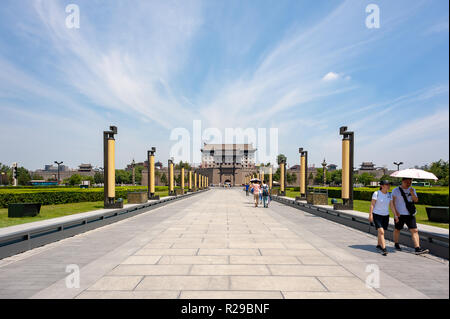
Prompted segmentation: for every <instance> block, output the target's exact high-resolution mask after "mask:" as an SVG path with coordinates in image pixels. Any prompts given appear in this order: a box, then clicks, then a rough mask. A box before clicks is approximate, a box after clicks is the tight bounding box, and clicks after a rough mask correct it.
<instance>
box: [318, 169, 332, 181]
mask: <svg viewBox="0 0 450 319" xmlns="http://www.w3.org/2000/svg"><path fill="white" fill-rule="evenodd" d="M326 175H327V176H326V177H327V183H330V181H331V180H332V179H331V176H332V175H331V172H329V171H326ZM314 183H316V184H323V168H317V174H316V177H315V178H314Z"/></svg>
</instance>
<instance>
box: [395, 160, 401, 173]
mask: <svg viewBox="0 0 450 319" xmlns="http://www.w3.org/2000/svg"><path fill="white" fill-rule="evenodd" d="M394 165H397V171H399V170H400V165H403V162H394Z"/></svg>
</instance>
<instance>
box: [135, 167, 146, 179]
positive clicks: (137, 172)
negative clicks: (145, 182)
mask: <svg viewBox="0 0 450 319" xmlns="http://www.w3.org/2000/svg"><path fill="white" fill-rule="evenodd" d="M144 169H145V167H144V166H143V165H137V166H136V167H135V168H134V174H135V175H134V179H135V182H136V184H140V183H141V181H142V171H143V170H144Z"/></svg>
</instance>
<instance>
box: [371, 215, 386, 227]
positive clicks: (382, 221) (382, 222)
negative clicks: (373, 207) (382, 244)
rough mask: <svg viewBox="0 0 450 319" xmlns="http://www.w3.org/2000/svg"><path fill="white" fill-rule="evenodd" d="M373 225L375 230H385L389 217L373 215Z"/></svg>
mask: <svg viewBox="0 0 450 319" xmlns="http://www.w3.org/2000/svg"><path fill="white" fill-rule="evenodd" d="M373 223H374V225H375V228H376V229H378V228H383V229H384V230H386V229H387V228H388V226H389V215H387V216H383V215H378V214H373Z"/></svg>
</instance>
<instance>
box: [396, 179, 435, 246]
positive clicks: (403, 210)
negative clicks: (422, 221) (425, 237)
mask: <svg viewBox="0 0 450 319" xmlns="http://www.w3.org/2000/svg"><path fill="white" fill-rule="evenodd" d="M411 184H412V179H411V178H403V179H402V184H401V186H399V187H396V188H394V190H393V191H392V198H393V201H394V207H395V211H394V220H395V229H394V243H395V249H397V250H401V248H400V245H399V243H398V239H399V237H400V231H401V230H402V229H403V226H404V225H405V224H406V226H407V227H408V229H409V231H410V232H411V239H412V241H413V244H414V248H415V252H416V255H421V254H426V253H428V252H429V250H428V249H424V248H421V247H420V239H419V231H418V230H417V223H416V216H415V215H416V211H415V206H414V203H417V202H418V201H419V198H418V197H417V193H416V190H415V189H414V188H412V187H411ZM402 193H403V194H402Z"/></svg>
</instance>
